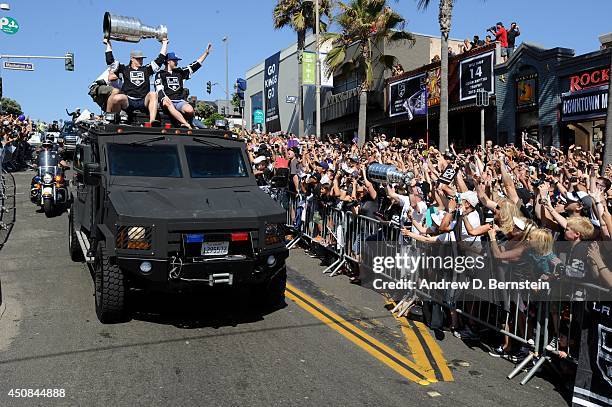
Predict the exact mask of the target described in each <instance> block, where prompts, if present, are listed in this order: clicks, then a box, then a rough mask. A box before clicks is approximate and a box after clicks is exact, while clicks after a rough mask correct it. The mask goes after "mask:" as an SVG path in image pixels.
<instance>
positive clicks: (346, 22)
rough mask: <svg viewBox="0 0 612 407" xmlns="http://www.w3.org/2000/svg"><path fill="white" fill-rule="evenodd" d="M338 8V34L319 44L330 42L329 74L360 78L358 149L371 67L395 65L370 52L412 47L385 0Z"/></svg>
mask: <svg viewBox="0 0 612 407" xmlns="http://www.w3.org/2000/svg"><path fill="white" fill-rule="evenodd" d="M339 7H340V14H339V15H338V16H337V17H336V18H335V19H334V21H335V22H337V23H338V25H339V27H340V33H328V34H326V35H324V36H323V41H328V40H331V41H332V43H331V47H332V48H331V49H330V51H329V52H328V54H327V56H326V57H325V63H326V64H327V65H328V66H329V68H330V71H331V72H333V73H343V74H346V73H349V72H353V71H357V72H359V74H360V78H361V83H360V86H359V127H358V137H359V138H358V144H359V146H360V147H361V146H363V144H364V143H365V140H366V114H367V106H368V91H370V90H371V88H372V85H373V82H374V67H375V64H381V65H382V66H383V69H390V68H391V67H392V66H393V65H394V64H395V63H396V62H397V58H395V57H394V56H392V55H385V54H383V53H381V55H380V56H378V57H377V58H376V59H375V58H374V57H373V55H372V53H373V49H374V48H378V45H379V44H381V43H383V44H384V43H385V42H386V43H394V42H404V41H407V42H409V43H410V45H412V44H413V42H414V39H413V37H412V35H411V34H410V33H408V32H406V31H404V22H405V20H404V19H403V18H402V16H400V15H399V14H398V13H397V12H395V11H393V10H392V9H391V7H389V6H388V5H387V1H386V0H351V1H350V2H348V3H343V2H339Z"/></svg>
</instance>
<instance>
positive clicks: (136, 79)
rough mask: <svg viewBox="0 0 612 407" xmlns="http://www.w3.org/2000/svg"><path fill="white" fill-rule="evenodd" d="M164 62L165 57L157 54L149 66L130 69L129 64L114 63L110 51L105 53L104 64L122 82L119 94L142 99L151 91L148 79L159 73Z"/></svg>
mask: <svg viewBox="0 0 612 407" xmlns="http://www.w3.org/2000/svg"><path fill="white" fill-rule="evenodd" d="M165 60H166V56H165V55H163V54H159V55H158V56H157V58H155V60H154V61H152V62H151V63H150V64H147V65H143V66H141V67H140V68H138V69H134V68H132V67H131V66H130V65H129V64H128V65H123V64H120V63H119V62H117V61H115V57H114V56H113V53H112V51H107V52H106V63H107V64H108V66H109V68H110V70H111V71H112V72H114V73H116V74H117V76H118V77H119V78H121V80H122V81H123V86H122V87H121V92H123V93H124V94H126V95H128V96H129V97H132V98H137V99H144V97H145V96H147V93H149V91H150V90H151V81H150V79H149V78H150V77H151V75H153V74H154V73H156V72H157V71H159V69H160V67H161V65H162V64H163V63H164V61H165Z"/></svg>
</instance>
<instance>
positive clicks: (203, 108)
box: [195, 101, 217, 120]
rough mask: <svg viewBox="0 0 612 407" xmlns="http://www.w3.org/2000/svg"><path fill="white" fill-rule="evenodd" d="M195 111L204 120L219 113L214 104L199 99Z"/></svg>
mask: <svg viewBox="0 0 612 407" xmlns="http://www.w3.org/2000/svg"><path fill="white" fill-rule="evenodd" d="M195 113H196V116H198V117H201V118H202V120H206V119H207V118H208V117H210V116H211V115H213V114H215V113H217V110H216V109H215V108H214V106H212V105H210V104H208V103H206V102H203V101H198V102H197V103H196V107H195Z"/></svg>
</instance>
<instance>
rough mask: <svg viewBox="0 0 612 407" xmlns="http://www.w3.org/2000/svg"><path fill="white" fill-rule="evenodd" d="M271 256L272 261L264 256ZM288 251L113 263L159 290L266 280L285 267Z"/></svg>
mask: <svg viewBox="0 0 612 407" xmlns="http://www.w3.org/2000/svg"><path fill="white" fill-rule="evenodd" d="M270 256H273V257H274V260H275V261H274V264H272V265H270V264H269V263H268V258H269V257H270ZM287 257H288V252H287V251H286V250H284V251H276V252H267V253H261V254H260V255H258V256H257V257H255V258H217V259H207V260H206V261H201V262H187V261H185V260H183V259H180V258H177V257H173V258H170V259H163V260H162V259H146V258H133V257H130V258H126V257H117V258H116V262H117V265H118V266H119V267H120V268H121V270H123V271H124V272H125V273H127V274H128V276H129V277H131V280H133V281H134V282H135V283H137V285H138V283H140V284H141V285H144V286H149V287H151V288H156V289H160V290H163V291H175V290H179V289H182V288H185V287H190V286H198V285H204V286H217V285H225V286H228V285H229V286H244V285H252V284H258V283H263V282H265V281H269V280H270V279H271V278H273V277H274V276H275V275H276V274H278V273H279V272H280V271H281V270H282V269H283V268H284V267H285V260H286V258H287ZM143 262H149V263H150V265H151V267H150V270H149V271H147V272H143V271H142V270H141V265H142V263H143Z"/></svg>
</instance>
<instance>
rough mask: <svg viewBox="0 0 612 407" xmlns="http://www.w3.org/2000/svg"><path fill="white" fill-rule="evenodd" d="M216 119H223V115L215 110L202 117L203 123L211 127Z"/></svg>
mask: <svg viewBox="0 0 612 407" xmlns="http://www.w3.org/2000/svg"><path fill="white" fill-rule="evenodd" d="M216 120H225V117H223V115H222V114H221V113H217V112H215V113H213V114H211V115H210V116H208V117H207V118H206V119H204V121H203V123H204V124H205V125H206V126H208V127H212V126H214V125H215V121H216Z"/></svg>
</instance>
